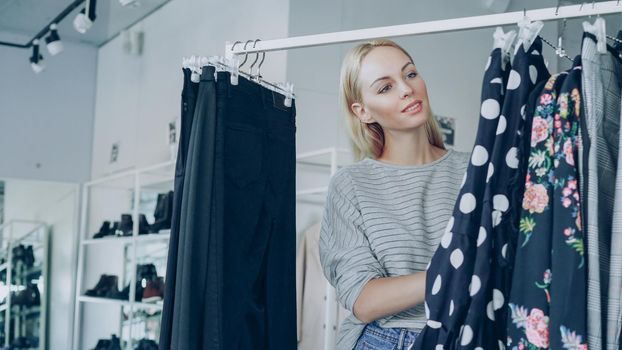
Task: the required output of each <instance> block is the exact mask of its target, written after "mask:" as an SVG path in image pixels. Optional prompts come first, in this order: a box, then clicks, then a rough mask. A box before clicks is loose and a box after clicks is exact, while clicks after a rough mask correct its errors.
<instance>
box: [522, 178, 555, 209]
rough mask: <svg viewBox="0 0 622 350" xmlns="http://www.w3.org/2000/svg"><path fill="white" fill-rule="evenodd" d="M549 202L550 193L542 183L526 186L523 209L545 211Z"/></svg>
mask: <svg viewBox="0 0 622 350" xmlns="http://www.w3.org/2000/svg"><path fill="white" fill-rule="evenodd" d="M548 203H549V195H548V193H546V187H544V185H542V184H530V183H527V184H526V186H525V196H524V197H523V209H525V210H529V213H531V214H533V213H543V212H544V209H545V208H546V207H547V205H548Z"/></svg>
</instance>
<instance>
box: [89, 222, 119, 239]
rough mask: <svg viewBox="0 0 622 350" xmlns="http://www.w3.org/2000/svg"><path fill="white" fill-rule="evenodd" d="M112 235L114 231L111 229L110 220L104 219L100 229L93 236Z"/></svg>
mask: <svg viewBox="0 0 622 350" xmlns="http://www.w3.org/2000/svg"><path fill="white" fill-rule="evenodd" d="M110 235H114V231H111V230H110V221H104V222H103V223H102V225H101V227H100V228H99V231H98V232H97V233H95V235H93V238H102V237H106V236H110Z"/></svg>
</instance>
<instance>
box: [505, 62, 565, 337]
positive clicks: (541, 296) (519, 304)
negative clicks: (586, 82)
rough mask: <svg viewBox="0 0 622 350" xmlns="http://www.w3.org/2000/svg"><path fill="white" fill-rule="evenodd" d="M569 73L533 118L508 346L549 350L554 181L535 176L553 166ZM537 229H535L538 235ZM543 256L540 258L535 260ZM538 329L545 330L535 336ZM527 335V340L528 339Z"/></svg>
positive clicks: (558, 78)
mask: <svg viewBox="0 0 622 350" xmlns="http://www.w3.org/2000/svg"><path fill="white" fill-rule="evenodd" d="M566 75H567V74H566V73H565V72H564V73H561V74H557V75H554V76H552V77H551V78H550V79H549V80H548V82H547V83H546V85H545V87H544V90H543V91H542V94H541V95H540V101H539V103H538V106H537V107H536V110H535V112H534V116H533V120H532V132H531V153H530V156H529V163H528V164H529V167H528V170H527V176H526V179H528V180H526V184H525V195H524V198H523V208H525V209H524V211H523V215H521V221H520V228H521V230H520V233H521V234H520V235H519V237H518V247H517V249H516V252H515V261H514V271H513V273H514V276H513V277H514V278H513V282H512V290H511V293H510V297H509V300H508V305H509V308H510V310H511V315H510V317H511V318H510V319H508V320H507V321H508V339H507V343H508V345H509V346H520V344H522V345H523V346H525V347H529V345H530V344H532V346H536V347H539V348H548V347H549V344H550V343H549V332H548V327H549V325H548V315H549V314H550V312H549V300H548V296H549V291H548V286H549V284H550V265H551V263H550V254H551V240H550V237H549V235H550V232H551V226H552V222H551V220H552V212H551V211H550V210H546V211H545V209H546V208H548V207H549V206H550V201H551V200H552V198H553V196H552V183H551V182H549V173H548V172H546V173H537V174H536V170H538V169H540V166H541V165H542V164H546V166H548V167H552V164H553V154H552V153H553V151H552V147H553V142H554V140H553V120H554V116H555V114H556V113H557V105H556V103H555V101H556V98H557V96H558V92H559V89H560V88H561V85H562V83H563V81H564V80H565V78H566ZM534 165H535V166H534ZM532 193H533V194H532ZM533 214H537V215H538V216H537V220H538V225H537V226H536V225H535V224H532V225H526V224H525V222H526V221H529V222H532V221H535V220H534V218H532V216H533ZM539 214H542V215H539ZM533 226H535V228H536V229H537V234H535V235H534V234H533V233H534V229H533ZM528 243H529V245H528ZM540 256H542V259H539V260H536V261H532V260H534V259H536V258H537V257H540ZM541 265H543V266H541ZM534 281H535V283H536V284H534ZM542 286H544V287H546V290H544V291H543V290H542V288H544V287H542ZM525 309H526V310H525ZM517 310H519V311H521V312H517ZM523 310H525V311H523ZM517 315H519V316H521V317H527V316H528V317H529V319H530V323H529V324H527V323H526V322H525V320H524V319H523V318H517V317H516V316H517ZM545 317H546V318H545ZM514 321H516V322H514ZM538 330H540V331H541V332H540V333H538V332H534V331H538ZM528 331H529V332H530V333H529V336H528V337H527V339H525V334H526V333H527V332H528ZM544 332H545V333H544Z"/></svg>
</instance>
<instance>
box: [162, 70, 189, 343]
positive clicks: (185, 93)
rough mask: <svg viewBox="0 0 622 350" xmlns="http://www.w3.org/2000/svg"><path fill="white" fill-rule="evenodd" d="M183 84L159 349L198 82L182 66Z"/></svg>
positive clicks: (168, 328)
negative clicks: (193, 80)
mask: <svg viewBox="0 0 622 350" xmlns="http://www.w3.org/2000/svg"><path fill="white" fill-rule="evenodd" d="M183 75H184V83H183V84H184V85H183V90H182V92H181V125H180V128H179V133H178V135H179V147H178V149H177V161H176V163H175V184H174V192H173V216H172V218H171V235H170V239H169V247H168V260H167V262H166V285H165V287H164V295H165V296H166V297H165V299H164V305H163V309H162V322H161V326H160V341H159V344H160V349H170V347H171V332H172V327H173V317H172V315H173V307H174V304H175V279H176V275H177V249H178V246H179V216H180V214H181V202H182V193H183V188H184V174H185V169H186V157H187V156H188V146H189V143H190V131H191V130H192V120H193V118H194V110H195V104H196V99H197V90H198V88H199V84H197V83H194V82H192V80H191V79H190V75H191V71H190V70H189V69H186V68H185V69H183Z"/></svg>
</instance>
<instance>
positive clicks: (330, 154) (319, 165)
mask: <svg viewBox="0 0 622 350" xmlns="http://www.w3.org/2000/svg"><path fill="white" fill-rule="evenodd" d="M350 163H352V154H351V153H350V151H348V150H347V149H343V148H335V147H332V148H324V149H320V150H317V151H311V152H305V153H301V154H298V155H297V156H296V164H297V167H298V169H297V176H299V175H302V173H303V172H312V173H313V176H314V177H317V175H318V174H322V173H323V175H324V177H323V178H322V179H321V181H320V182H323V183H322V184H320V185H319V186H318V185H315V186H313V187H310V188H304V189H297V190H296V200H297V201H298V202H304V203H309V204H316V205H320V206H323V205H324V202H325V199H326V192H327V191H328V181H329V180H330V177H332V176H333V175H334V174H335V173H336V172H337V170H339V168H341V167H342V166H344V165H348V164H350ZM297 187H298V186H297ZM325 295H326V313H325V320H324V325H325V327H326V329H327V330H330V329H333V330H335V329H337V324H336V320H337V317H336V315H337V310H338V304H337V302H336V295H335V289H334V288H333V287H332V286H331V285H330V284H329V283H327V284H326V292H325ZM334 348H335V332H329V331H327V332H325V338H324V350H333V349H334Z"/></svg>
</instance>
